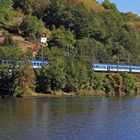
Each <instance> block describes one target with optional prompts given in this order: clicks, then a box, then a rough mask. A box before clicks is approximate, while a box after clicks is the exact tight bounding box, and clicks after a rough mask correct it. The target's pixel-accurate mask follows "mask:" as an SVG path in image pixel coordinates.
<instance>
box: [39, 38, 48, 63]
mask: <svg viewBox="0 0 140 140" xmlns="http://www.w3.org/2000/svg"><path fill="white" fill-rule="evenodd" d="M40 42H41V48H42V50H41V59H42V61H43V62H44V44H45V43H46V42H47V37H45V36H43V37H41V40H40Z"/></svg>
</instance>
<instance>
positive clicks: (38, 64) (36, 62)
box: [31, 60, 48, 69]
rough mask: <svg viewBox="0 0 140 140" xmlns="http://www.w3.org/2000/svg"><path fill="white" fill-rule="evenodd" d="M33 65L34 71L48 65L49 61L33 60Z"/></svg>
mask: <svg viewBox="0 0 140 140" xmlns="http://www.w3.org/2000/svg"><path fill="white" fill-rule="evenodd" d="M31 63H32V68H33V69H37V68H41V67H42V66H43V65H44V66H45V65H48V61H45V60H31Z"/></svg>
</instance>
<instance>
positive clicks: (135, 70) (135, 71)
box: [130, 66, 140, 73]
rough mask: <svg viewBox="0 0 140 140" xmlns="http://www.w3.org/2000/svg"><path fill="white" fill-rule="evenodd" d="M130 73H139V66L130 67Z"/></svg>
mask: <svg viewBox="0 0 140 140" xmlns="http://www.w3.org/2000/svg"><path fill="white" fill-rule="evenodd" d="M130 68H131V72H132V73H140V66H130Z"/></svg>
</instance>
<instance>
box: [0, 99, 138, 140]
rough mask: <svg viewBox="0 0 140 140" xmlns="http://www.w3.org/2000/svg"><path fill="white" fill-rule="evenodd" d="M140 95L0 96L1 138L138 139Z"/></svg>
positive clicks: (22, 139)
mask: <svg viewBox="0 0 140 140" xmlns="http://www.w3.org/2000/svg"><path fill="white" fill-rule="evenodd" d="M139 139H140V97H125V98H106V97H98V98H65V99H0V140H139Z"/></svg>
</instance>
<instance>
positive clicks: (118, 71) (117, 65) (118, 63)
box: [117, 54, 120, 73]
mask: <svg viewBox="0 0 140 140" xmlns="http://www.w3.org/2000/svg"><path fill="white" fill-rule="evenodd" d="M119 61H120V60H119V54H118V55H117V73H119V63H120V62H119Z"/></svg>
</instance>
